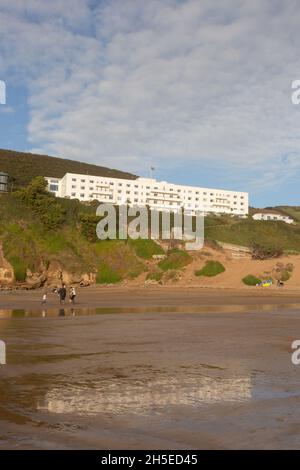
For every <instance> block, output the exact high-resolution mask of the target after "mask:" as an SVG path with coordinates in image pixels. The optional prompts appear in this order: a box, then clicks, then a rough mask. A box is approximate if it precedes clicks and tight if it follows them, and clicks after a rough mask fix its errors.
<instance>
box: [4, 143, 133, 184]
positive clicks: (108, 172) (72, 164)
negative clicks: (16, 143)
mask: <svg viewBox="0 0 300 470" xmlns="http://www.w3.org/2000/svg"><path fill="white" fill-rule="evenodd" d="M1 171H3V172H5V173H8V174H9V175H10V176H12V177H13V178H15V180H16V182H15V184H16V186H24V185H27V184H28V183H29V182H30V181H31V180H32V178H34V177H35V176H54V177H56V178H62V177H63V176H64V175H65V174H66V173H79V174H89V175H95V176H108V177H112V178H125V179H135V178H136V176H135V175H133V174H131V173H125V172H123V171H119V170H114V169H110V168H106V167H102V166H98V165H92V164H89V163H81V162H76V161H74V160H66V159H64V158H57V157H49V156H47V155H35V154H32V153H23V152H15V151H12V150H3V149H0V172H1Z"/></svg>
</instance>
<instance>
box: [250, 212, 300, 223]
mask: <svg viewBox="0 0 300 470" xmlns="http://www.w3.org/2000/svg"><path fill="white" fill-rule="evenodd" d="M252 218H253V219H254V220H273V221H274V220H279V221H281V222H285V223H286V224H292V223H293V222H294V219H292V218H291V217H289V216H287V215H282V214H272V213H265V212H257V213H256V214H254V215H253V216H252Z"/></svg>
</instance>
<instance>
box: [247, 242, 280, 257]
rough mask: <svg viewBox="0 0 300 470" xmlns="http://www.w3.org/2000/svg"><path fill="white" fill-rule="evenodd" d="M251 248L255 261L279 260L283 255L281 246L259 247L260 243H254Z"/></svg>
mask: <svg viewBox="0 0 300 470" xmlns="http://www.w3.org/2000/svg"><path fill="white" fill-rule="evenodd" d="M250 248H251V255H252V258H253V259H260V260H263V259H270V258H278V257H279V256H281V255H282V254H283V250H282V248H281V247H279V246H264V245H259V244H258V243H252V245H251V247H250Z"/></svg>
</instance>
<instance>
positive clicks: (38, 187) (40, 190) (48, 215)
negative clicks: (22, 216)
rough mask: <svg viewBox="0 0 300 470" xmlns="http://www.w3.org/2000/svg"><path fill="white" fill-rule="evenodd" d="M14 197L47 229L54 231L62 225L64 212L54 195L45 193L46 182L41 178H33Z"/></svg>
mask: <svg viewBox="0 0 300 470" xmlns="http://www.w3.org/2000/svg"><path fill="white" fill-rule="evenodd" d="M15 196H16V197H17V198H19V199H20V200H21V201H23V202H24V204H26V206H28V207H29V208H30V209H32V210H33V211H34V212H35V213H36V214H37V216H38V217H39V219H40V221H41V222H42V223H43V225H45V226H46V227H47V228H48V229H50V230H55V229H57V228H58V227H59V226H60V225H62V223H63V221H64V216H65V211H64V210H63V208H62V207H61V205H60V204H59V202H58V201H57V200H56V198H55V196H54V194H52V193H50V192H49V191H47V182H46V180H45V178H43V177H42V176H37V177H35V178H33V180H32V181H31V182H30V183H29V185H28V186H27V187H26V188H23V189H20V190H19V191H17V192H16V193H15Z"/></svg>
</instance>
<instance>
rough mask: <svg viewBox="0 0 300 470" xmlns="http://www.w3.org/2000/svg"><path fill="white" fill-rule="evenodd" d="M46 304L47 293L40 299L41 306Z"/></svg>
mask: <svg viewBox="0 0 300 470" xmlns="http://www.w3.org/2000/svg"><path fill="white" fill-rule="evenodd" d="M46 303H47V292H44V294H43V299H42V305H45V304H46Z"/></svg>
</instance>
